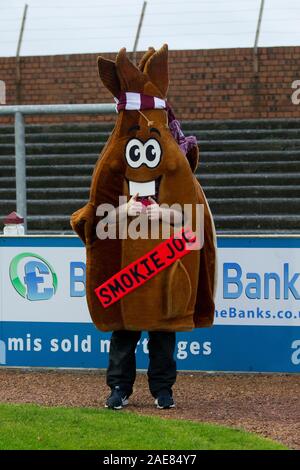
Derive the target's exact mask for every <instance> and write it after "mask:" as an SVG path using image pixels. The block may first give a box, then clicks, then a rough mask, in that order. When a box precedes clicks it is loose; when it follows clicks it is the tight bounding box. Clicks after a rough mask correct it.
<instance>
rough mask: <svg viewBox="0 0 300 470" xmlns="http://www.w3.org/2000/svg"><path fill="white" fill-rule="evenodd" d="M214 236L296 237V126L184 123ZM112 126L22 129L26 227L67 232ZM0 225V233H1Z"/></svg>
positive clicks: (1, 203)
mask: <svg viewBox="0 0 300 470" xmlns="http://www.w3.org/2000/svg"><path fill="white" fill-rule="evenodd" d="M182 127H183V129H184V132H185V133H186V134H191V135H195V136H196V137H197V139H198V143H199V148H200V165H199V167H198V169H197V172H196V176H197V178H198V179H199V181H200V182H201V184H202V186H203V188H204V190H205V193H206V195H207V197H208V200H209V202H210V206H211V210H212V212H213V214H214V216H215V222H216V227H217V230H218V232H219V233H225V234H240V233H244V234H247V233H248V234H254V233H266V234H267V233H271V234H274V233H284V232H286V231H289V232H291V233H299V232H300V216H299V215H298V214H300V210H299V209H300V119H260V120H247V119H244V120H226V121H219V120H218V121H216V120H208V121H192V122H183V123H182ZM112 129H113V124H112V123H83V124H80V123H75V124H73V123H66V124H51V125H50V124H49V125H47V124H30V125H26V162H27V197H28V215H29V217H28V227H29V232H31V233H41V232H42V233H72V232H71V228H70V222H69V219H70V214H71V213H72V212H73V211H74V210H76V209H78V208H79V207H82V206H83V205H84V204H85V203H86V202H87V200H88V197H89V186H90V182H91V177H92V173H93V169H94V165H95V163H96V161H97V159H98V156H99V153H100V152H101V150H102V148H103V146H104V143H105V142H106V140H107V139H108V136H109V133H110V132H111V130H112ZM14 154H15V148H14V126H13V125H1V126H0V218H1V219H2V218H3V216H4V215H6V214H7V213H8V212H10V211H11V210H15V158H14ZM1 227H2V226H1V224H0V228H1Z"/></svg>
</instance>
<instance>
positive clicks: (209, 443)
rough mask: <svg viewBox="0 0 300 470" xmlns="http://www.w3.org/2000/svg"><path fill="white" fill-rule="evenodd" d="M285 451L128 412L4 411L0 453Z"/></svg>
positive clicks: (6, 407) (219, 430) (230, 432)
mask: <svg viewBox="0 0 300 470" xmlns="http://www.w3.org/2000/svg"><path fill="white" fill-rule="evenodd" d="M4 449H5V450H7V449H18V450H21V449H28V450H29V449H34V450H36V449H51V450H54V449H65V450H67V449H105V450H117V449H120V450H136V449H145V450H161V449H165V450H175V449H181V450H182V449H184V450H195V449H199V450H202V449H207V450H209V449H212V450H216V449H234V450H237V449H250V450H251V449H253V450H254V449H285V447H284V446H283V445H281V444H279V443H276V442H273V441H271V440H268V439H263V438H261V437H259V436H257V435H255V434H251V433H247V432H244V431H240V430H236V429H230V428H225V427H221V426H215V425H211V424H203V423H196V422H191V421H184V420H175V419H162V418H158V417H152V416H140V415H137V414H135V413H131V412H128V411H121V412H116V411H111V410H99V409H86V408H52V407H51V408H48V407H44V406H37V405H27V404H26V405H10V404H1V405H0V450H4Z"/></svg>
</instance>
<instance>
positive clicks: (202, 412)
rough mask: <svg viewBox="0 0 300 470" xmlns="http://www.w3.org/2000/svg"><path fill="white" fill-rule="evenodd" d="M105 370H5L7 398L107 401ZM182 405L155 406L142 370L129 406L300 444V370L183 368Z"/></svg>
mask: <svg viewBox="0 0 300 470" xmlns="http://www.w3.org/2000/svg"><path fill="white" fill-rule="evenodd" d="M108 392H109V390H108V388H107V386H106V384H105V375H104V374H103V372H65V371H64V372H63V371H46V372H45V371H43V372H33V371H20V370H6V369H1V370H0V402H1V403H37V404H41V405H48V406H58V405H61V406H83V407H85V406H86V407H96V408H97V407H101V408H102V406H103V404H104V401H105V398H106V396H107V394H108ZM174 395H175V399H176V403H177V407H176V409H174V410H168V411H166V410H165V411H161V410H157V409H156V408H154V406H153V399H152V397H151V396H150V393H149V391H148V385H147V376H146V375H145V374H138V376H137V380H136V383H135V391H134V394H133V395H132V397H131V398H130V404H129V406H128V408H127V409H128V410H130V411H134V412H136V413H140V414H149V415H150V414H151V415H158V416H163V417H170V418H179V419H191V420H194V421H198V420H199V421H205V422H211V423H219V424H222V425H226V426H233V427H238V428H243V429H246V430H248V431H253V432H256V433H258V434H260V435H262V436H265V437H270V438H272V439H275V440H277V441H280V442H282V443H284V444H286V445H287V446H288V447H290V448H292V449H300V376H299V375H264V374H257V375H254V374H253V375H248V374H247V375H246V374H245V375H242V374H219V375H218V374H213V375H210V374H201V373H194V374H188V373H179V374H178V379H177V383H176V386H175V387H174Z"/></svg>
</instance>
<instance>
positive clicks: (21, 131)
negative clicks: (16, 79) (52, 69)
mask: <svg viewBox="0 0 300 470" xmlns="http://www.w3.org/2000/svg"><path fill="white" fill-rule="evenodd" d="M15 150H16V158H15V162H16V163H15V165H16V196H17V212H18V214H20V215H21V216H22V217H23V218H24V230H25V233H26V232H27V195H26V150H25V125H24V116H23V114H22V113H21V112H20V111H17V112H16V113H15Z"/></svg>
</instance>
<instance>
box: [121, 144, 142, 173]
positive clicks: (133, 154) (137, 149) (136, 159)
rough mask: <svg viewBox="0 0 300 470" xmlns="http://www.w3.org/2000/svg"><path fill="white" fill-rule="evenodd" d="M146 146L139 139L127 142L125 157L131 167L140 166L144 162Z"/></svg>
mask: <svg viewBox="0 0 300 470" xmlns="http://www.w3.org/2000/svg"><path fill="white" fill-rule="evenodd" d="M143 154H144V146H143V144H142V142H140V141H139V140H138V139H131V140H129V142H127V145H126V149H125V158H126V161H127V163H128V165H129V166H130V167H131V168H139V167H140V166H141V165H142V163H143V156H144V155H143Z"/></svg>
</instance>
